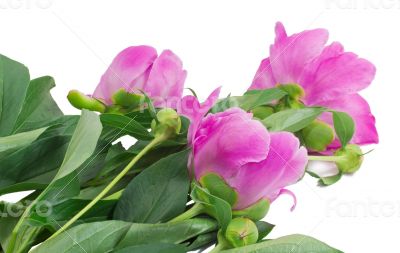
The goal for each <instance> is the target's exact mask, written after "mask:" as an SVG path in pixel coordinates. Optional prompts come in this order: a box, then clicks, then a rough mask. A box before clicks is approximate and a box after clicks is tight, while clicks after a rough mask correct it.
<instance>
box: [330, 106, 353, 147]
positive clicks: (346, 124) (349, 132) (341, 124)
mask: <svg viewBox="0 0 400 253" xmlns="http://www.w3.org/2000/svg"><path fill="white" fill-rule="evenodd" d="M332 116H333V126H334V127H335V132H336V134H337V136H338V138H339V140H340V143H341V144H342V147H346V145H347V143H349V141H350V140H351V138H353V134H354V128H355V125H354V121H353V118H352V117H351V116H350V115H348V114H347V113H345V112H337V111H332Z"/></svg>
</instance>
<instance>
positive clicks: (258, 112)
mask: <svg viewBox="0 0 400 253" xmlns="http://www.w3.org/2000/svg"><path fill="white" fill-rule="evenodd" d="M252 113H253V117H254V118H257V119H261V120H262V119H265V118H266V117H268V116H270V115H271V114H273V113H274V108H272V107H270V106H265V105H262V106H257V107H256V108H254V109H253V110H252Z"/></svg>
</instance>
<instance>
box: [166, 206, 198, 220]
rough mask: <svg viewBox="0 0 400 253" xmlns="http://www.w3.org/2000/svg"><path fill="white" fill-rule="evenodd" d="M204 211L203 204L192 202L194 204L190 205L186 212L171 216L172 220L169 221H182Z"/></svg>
mask: <svg viewBox="0 0 400 253" xmlns="http://www.w3.org/2000/svg"><path fill="white" fill-rule="evenodd" d="M203 212H204V206H203V205H202V204H200V203H196V204H194V206H192V207H191V208H190V209H189V210H187V211H186V212H184V213H182V214H181V215H179V216H177V217H175V218H173V219H172V220H170V221H169V223H170V222H177V221H184V220H188V219H190V218H193V217H195V216H197V215H199V214H202V213H203Z"/></svg>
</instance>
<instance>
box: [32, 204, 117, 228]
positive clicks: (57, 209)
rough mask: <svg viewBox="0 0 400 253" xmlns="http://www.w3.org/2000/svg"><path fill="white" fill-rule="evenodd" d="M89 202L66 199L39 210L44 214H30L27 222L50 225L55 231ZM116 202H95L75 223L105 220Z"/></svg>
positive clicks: (35, 224)
mask: <svg viewBox="0 0 400 253" xmlns="http://www.w3.org/2000/svg"><path fill="white" fill-rule="evenodd" d="M89 202H90V200H85V199H68V200H66V201H63V202H61V203H59V204H56V205H54V206H52V207H51V210H46V209H43V210H41V212H42V214H46V215H38V214H36V213H34V214H32V215H31V216H30V217H29V220H28V222H29V224H30V225H32V226H39V227H40V226H46V227H47V228H49V227H51V228H52V229H53V231H56V230H58V229H59V228H60V226H62V225H64V224H65V223H66V222H67V221H68V220H69V219H71V218H72V217H73V216H74V215H75V214H77V213H78V212H79V211H80V210H82V209H83V208H84V207H85V206H86V205H87V204H89ZM116 202H117V201H116V200H101V201H99V202H97V203H96V205H95V206H93V207H92V208H91V209H90V210H89V211H88V212H87V213H85V214H84V215H83V216H82V217H81V218H80V219H79V220H78V221H77V222H76V223H75V224H80V223H82V222H88V221H91V222H93V221H103V220H107V218H109V217H110V215H111V214H112V211H113V209H114V207H115V204H116Z"/></svg>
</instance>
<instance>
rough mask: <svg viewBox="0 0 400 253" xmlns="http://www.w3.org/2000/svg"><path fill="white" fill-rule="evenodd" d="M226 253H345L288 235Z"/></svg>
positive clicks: (306, 239) (305, 237)
mask: <svg viewBox="0 0 400 253" xmlns="http://www.w3.org/2000/svg"><path fill="white" fill-rule="evenodd" d="M221 252H225V253H288V252H290V253H311V252H315V253H343V252H342V251H340V250H337V249H334V248H332V247H330V246H329V245H327V244H325V243H323V242H321V241H318V240H317V239H314V238H312V237H309V236H306V235H298V234H296V235H288V236H284V237H280V238H278V239H274V240H269V241H263V242H259V243H257V244H253V245H249V246H245V247H241V248H236V249H230V250H223V251H221Z"/></svg>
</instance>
